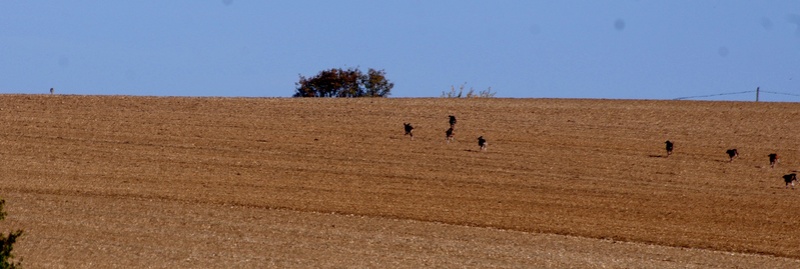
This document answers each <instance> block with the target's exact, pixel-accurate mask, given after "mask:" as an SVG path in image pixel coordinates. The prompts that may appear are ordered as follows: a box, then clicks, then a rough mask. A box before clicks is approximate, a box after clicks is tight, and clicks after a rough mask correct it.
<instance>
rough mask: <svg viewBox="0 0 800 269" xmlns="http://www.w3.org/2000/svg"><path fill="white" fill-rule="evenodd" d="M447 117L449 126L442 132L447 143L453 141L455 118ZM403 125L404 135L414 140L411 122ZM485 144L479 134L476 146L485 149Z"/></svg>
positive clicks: (484, 140)
mask: <svg viewBox="0 0 800 269" xmlns="http://www.w3.org/2000/svg"><path fill="white" fill-rule="evenodd" d="M448 117H449V118H450V128H448V129H447V131H445V132H444V134H445V141H446V142H447V144H450V142H452V141H453V138H454V137H455V135H456V134H455V129H456V122H457V120H456V116H453V115H450V116H448ZM403 126H404V128H405V130H406V133H405V135H408V136H410V137H411V140H414V126H411V123H403ZM487 145H488V143H487V142H486V139H484V138H483V136H479V137H478V146H479V147H480V148H481V151H484V150H486V146H487Z"/></svg>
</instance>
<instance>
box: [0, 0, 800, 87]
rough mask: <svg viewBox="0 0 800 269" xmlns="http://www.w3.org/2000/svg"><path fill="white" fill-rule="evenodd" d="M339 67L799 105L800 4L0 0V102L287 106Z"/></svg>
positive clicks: (727, 0)
mask: <svg viewBox="0 0 800 269" xmlns="http://www.w3.org/2000/svg"><path fill="white" fill-rule="evenodd" d="M348 67H358V68H360V69H362V70H363V71H366V69H368V68H375V69H383V70H385V71H386V74H387V77H388V78H389V80H390V81H392V82H394V83H395V87H394V88H393V90H392V95H391V97H439V96H440V95H441V93H442V92H443V91H447V90H449V89H450V87H451V86H458V85H461V84H464V83H466V86H467V87H468V88H469V87H473V88H474V89H476V90H484V89H487V88H489V87H491V89H492V90H493V91H495V92H497V97H516V98H608V99H674V98H679V97H688V96H701V95H714V94H719V93H733V92H743V91H753V90H755V89H756V87H760V88H761V90H762V91H770V92H777V93H782V94H762V95H761V100H765V101H791V102H800V1H797V0H787V1H770V0H752V1H751V0H747V1H739V0H707V1H696V0H686V1H684V0H662V1H645V0H641V1H624V0H615V1H594V0H587V1H550V0H548V1H535V0H520V1H510V0H497V1H472V0H430V1H424V0H384V1H376V0H362V1H355V0H336V1H326V0H318V1H307V0H285V1H266V0H263V1H262V0H248V1H245V0H208V1H204V0H137V1H101V0H94V1H84V0H75V1H37V0H0V93H45V92H47V91H48V90H49V89H50V88H51V87H55V88H56V93H62V94H108V95H117V94H120V95H159V96H245V97H289V96H291V95H292V94H293V93H294V89H295V82H297V80H298V76H299V75H301V74H302V75H304V76H307V77H309V76H314V75H316V74H317V73H318V72H319V71H321V70H323V69H330V68H348ZM694 99H695V100H754V99H755V94H754V93H746V94H734V95H720V96H711V97H700V98H694Z"/></svg>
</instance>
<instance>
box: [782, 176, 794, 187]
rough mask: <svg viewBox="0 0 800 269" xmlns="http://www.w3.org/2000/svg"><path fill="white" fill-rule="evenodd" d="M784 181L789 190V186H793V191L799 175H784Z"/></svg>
mask: <svg viewBox="0 0 800 269" xmlns="http://www.w3.org/2000/svg"><path fill="white" fill-rule="evenodd" d="M783 181H784V182H786V187H784V188H788V187H789V184H792V189H794V183H795V182H797V174H795V173H791V174H788V175H783Z"/></svg>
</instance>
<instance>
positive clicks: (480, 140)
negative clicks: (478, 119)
mask: <svg viewBox="0 0 800 269" xmlns="http://www.w3.org/2000/svg"><path fill="white" fill-rule="evenodd" d="M488 144H489V143H487V142H486V139H483V136H480V137H478V146H480V147H481V151H484V150H486V145H488Z"/></svg>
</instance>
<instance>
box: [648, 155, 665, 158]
mask: <svg viewBox="0 0 800 269" xmlns="http://www.w3.org/2000/svg"><path fill="white" fill-rule="evenodd" d="M647 157H650V158H665V157H666V156H664V155H661V154H659V155H655V154H650V155H647Z"/></svg>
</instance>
